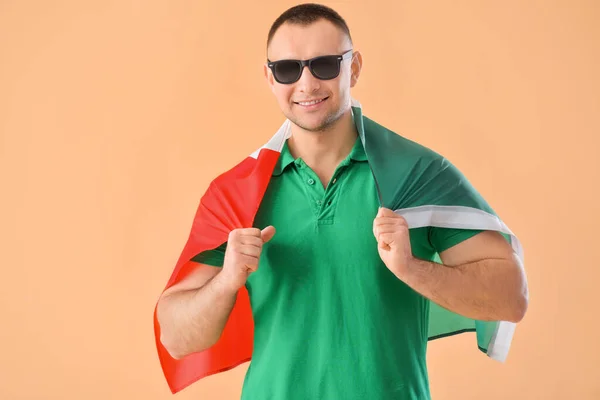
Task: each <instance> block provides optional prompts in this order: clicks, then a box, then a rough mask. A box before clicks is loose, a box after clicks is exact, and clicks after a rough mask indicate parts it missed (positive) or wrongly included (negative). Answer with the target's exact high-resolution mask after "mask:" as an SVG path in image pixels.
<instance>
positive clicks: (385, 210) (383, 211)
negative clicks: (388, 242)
mask: <svg viewBox="0 0 600 400" xmlns="http://www.w3.org/2000/svg"><path fill="white" fill-rule="evenodd" d="M394 215H398V214H396V213H395V212H394V211H392V210H390V209H389V208H387V207H379V212H378V213H377V216H378V217H379V216H381V217H390V216H394Z"/></svg>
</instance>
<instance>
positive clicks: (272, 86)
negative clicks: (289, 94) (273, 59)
mask: <svg viewBox="0 0 600 400" xmlns="http://www.w3.org/2000/svg"><path fill="white" fill-rule="evenodd" d="M263 73H264V75H265V80H266V81H267V85H269V88H270V89H271V92H275V80H274V79H273V72H272V71H271V68H269V66H268V65H267V63H265V64H264V65H263Z"/></svg>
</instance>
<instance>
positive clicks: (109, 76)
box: [0, 0, 600, 400]
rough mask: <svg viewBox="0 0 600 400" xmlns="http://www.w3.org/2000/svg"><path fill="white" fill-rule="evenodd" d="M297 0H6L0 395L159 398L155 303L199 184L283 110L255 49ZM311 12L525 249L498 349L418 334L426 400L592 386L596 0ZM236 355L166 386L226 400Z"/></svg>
mask: <svg viewBox="0 0 600 400" xmlns="http://www.w3.org/2000/svg"><path fill="white" fill-rule="evenodd" d="M375 3H377V6H376V5H375ZM293 4H295V3H292V2H289V1H286V2H283V1H270V2H260V3H256V2H247V1H238V2H234V1H202V0H200V1H171V0H170V1H167V0H163V1H158V0H153V1H143V2H142V1H136V2H133V1H107V0H102V1H100V0H96V1H85V2H81V1H53V2H46V1H11V0H2V1H0V134H1V136H0V138H1V142H0V171H1V172H0V177H1V188H2V195H1V197H0V199H1V207H0V226H1V228H0V235H1V236H0V243H1V251H0V265H1V276H2V282H1V287H2V288H1V289H0V316H1V317H0V318H1V321H2V322H1V323H2V326H1V327H0V351H1V356H0V398H1V399H7V400H17V399H19V400H21V399H53V400H54V399H86V400H96V399H148V400H150V399H169V398H172V396H171V394H170V392H169V390H168V388H167V385H166V382H165V381H164V378H163V376H162V372H161V370H160V368H159V363H158V359H157V356H156V352H155V349H154V338H153V331H152V312H153V308H154V304H155V301H156V300H157V297H158V295H159V294H160V292H161V290H162V288H163V287H164V285H165V283H166V281H167V279H168V277H169V275H170V273H171V269H172V267H173V266H174V264H175V261H176V259H177V257H178V256H179V252H180V250H181V249H182V247H183V244H184V242H185V240H186V238H187V235H188V232H189V227H190V224H191V219H192V217H193V213H194V212H195V209H196V206H197V204H198V200H199V198H200V196H201V195H202V193H203V192H204V190H205V189H206V187H207V184H208V183H209V181H210V180H211V179H212V178H213V177H215V176H216V174H218V173H220V172H222V171H224V170H225V169H227V168H229V167H231V166H232V165H233V164H234V163H236V162H238V161H239V160H241V159H242V158H243V157H245V156H247V155H248V154H250V153H251V152H252V151H254V150H255V149H256V148H257V147H259V146H260V145H262V144H263V143H264V142H265V141H266V140H267V139H268V138H270V137H271V135H272V134H273V133H274V131H275V129H276V128H278V127H279V125H280V123H281V122H282V118H283V117H282V115H281V114H280V112H279V110H278V108H277V104H276V102H275V100H274V99H273V98H272V95H271V92H270V91H269V90H268V88H267V86H266V84H265V82H264V80H263V77H262V63H263V62H264V57H265V54H264V43H265V40H266V35H267V31H268V29H269V26H270V24H271V23H272V21H273V20H274V19H275V18H276V17H277V16H278V15H279V14H280V13H281V12H282V11H284V10H285V9H286V8H288V7H289V6H291V5H293ZM326 4H328V5H331V6H333V7H334V8H336V9H337V10H338V11H339V12H340V13H341V14H342V15H343V16H344V17H345V18H346V19H347V22H348V23H349V25H350V28H351V31H352V34H353V36H354V39H355V44H356V49H358V50H360V51H362V53H363V57H364V70H363V73H362V76H361V79H360V81H359V84H358V86H357V88H356V90H355V91H354V92H353V95H354V97H355V98H357V99H358V100H360V101H361V102H362V104H363V106H364V110H365V113H366V115H368V116H369V117H371V118H374V119H375V120H377V121H378V122H380V123H382V124H384V125H386V126H388V127H389V128H391V129H393V130H395V131H397V132H398V133H401V134H403V135H405V136H407V137H409V138H411V139H413V140H417V141H419V142H421V143H422V144H425V145H427V146H430V147H432V148H433V149H435V150H436V151H438V152H441V153H442V154H444V155H446V156H447V157H448V158H449V159H450V160H452V161H453V162H454V163H455V164H456V165H458V166H459V168H461V169H462V171H463V172H464V173H465V174H466V175H467V176H468V177H469V178H470V180H471V181H472V182H473V183H474V184H475V186H476V187H477V188H478V189H479V190H480V191H481V192H482V193H483V194H484V196H485V197H486V198H487V199H488V200H489V201H490V203H491V204H492V205H493V207H494V208H495V209H496V210H497V211H498V212H499V213H500V215H501V216H502V217H503V219H504V220H505V221H506V222H507V224H508V225H509V227H510V228H511V229H512V230H513V231H514V232H515V233H516V234H517V235H518V236H519V237H520V238H521V240H522V242H523V244H524V246H525V251H526V267H527V271H528V276H529V280H530V290H531V305H530V309H529V313H528V315H527V316H526V318H525V320H524V321H523V322H522V323H521V324H520V326H519V327H518V329H517V331H516V334H515V338H514V344H513V349H512V352H511V354H510V356H509V359H508V360H507V362H506V363H505V364H500V363H497V362H495V361H492V360H490V359H487V358H486V357H484V356H482V355H481V354H480V353H479V352H478V351H477V350H476V348H475V347H474V339H473V336H472V335H471V334H466V335H462V336H460V337H455V338H452V339H445V340H442V341H435V342H432V343H431V345H430V351H429V357H428V358H429V366H430V375H431V385H432V392H433V398H434V399H436V400H450V399H459V400H467V399H479V398H485V399H486V400H492V399H509V398H510V399H581V400H583V399H600V380H599V378H598V377H599V376H600V367H599V366H598V363H599V362H600V344H599V343H600V341H599V340H598V335H599V332H598V328H599V326H598V322H597V321H598V302H599V301H598V294H597V293H598V288H597V287H598V283H597V280H598V279H599V278H600V273H599V272H598V268H599V266H598V264H599V263H598V260H597V257H596V256H595V250H597V249H598V236H597V232H598V228H597V226H598V223H599V222H600V221H599V219H600V210H599V205H598V204H599V201H598V197H597V195H598V184H599V183H600V174H599V170H600V165H599V161H598V157H597V153H598V151H599V150H600V146H599V139H598V135H599V134H600V123H599V111H600V78H599V76H600V74H599V72H598V71H600V46H599V42H600V28H599V27H598V21H600V2H597V1H591V0H590V1H567V0H563V1H533V0H531V1H517V0H513V1H504V2H500V1H491V0H490V1H475V0H473V1H452V2H451V1H428V2H424V1H417V0H412V1H396V0H390V1H373V5H367V2H366V1H336V2H327V3H326ZM246 367H247V365H243V366H240V367H238V368H236V369H234V370H233V371H230V372H227V373H223V374H220V375H218V376H213V377H209V378H207V379H205V380H203V381H201V382H199V383H197V384H195V385H194V386H192V387H190V388H188V389H186V390H185V391H184V392H182V393H181V394H180V395H178V398H180V399H236V398H238V396H239V393H240V389H241V384H242V379H243V375H244V372H245V370H246Z"/></svg>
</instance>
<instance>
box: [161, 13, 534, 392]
mask: <svg viewBox="0 0 600 400" xmlns="http://www.w3.org/2000/svg"><path fill="white" fill-rule="evenodd" d="M267 57H268V60H269V61H268V63H267V65H265V77H266V80H267V82H268V84H269V86H270V88H271V90H272V92H273V94H274V95H275V97H276V99H277V102H278V104H279V106H280V107H281V110H282V112H283V114H284V115H285V117H286V118H287V120H288V121H290V124H289V134H288V137H289V138H287V140H286V141H285V142H284V144H283V145H282V147H281V150H280V154H279V155H278V156H277V158H276V163H275V165H274V167H273V168H272V172H270V176H269V180H268V186H267V187H266V191H265V193H264V196H263V197H262V198H261V201H260V207H259V208H258V211H257V212H256V213H255V215H254V218H253V225H252V227H241V228H236V229H232V230H231V231H230V232H229V233H228V237H227V241H226V242H225V243H223V242H219V243H222V245H221V246H219V247H217V246H212V247H211V248H212V250H206V251H202V252H200V253H199V254H195V256H194V257H193V258H192V259H191V263H188V264H186V265H188V266H191V267H190V268H189V271H188V273H187V274H185V277H183V278H181V279H179V281H178V282H176V283H175V284H172V285H171V286H169V287H168V288H167V289H166V290H165V291H164V293H163V295H162V296H161V298H160V300H159V302H158V305H157V314H156V315H157V318H158V323H159V328H158V331H157V332H159V339H160V343H158V346H159V348H162V347H164V349H166V351H167V352H168V354H166V353H165V352H163V353H161V354H162V355H161V357H162V358H161V360H163V362H164V363H167V361H164V360H167V359H168V358H169V359H170V360H169V361H168V362H169V363H171V364H169V365H173V367H165V365H166V364H163V367H164V368H165V371H166V373H167V376H169V374H180V375H181V376H183V375H185V376H186V377H185V378H181V379H180V381H181V382H183V383H180V384H178V385H179V386H178V387H176V388H175V387H174V386H173V385H172V389H173V391H177V390H180V389H181V388H182V387H183V386H185V385H188V384H190V383H191V382H192V381H193V380H195V379H198V378H199V377H201V376H206V375H207V374H210V373H216V372H219V371H222V370H225V369H228V368H231V367H233V366H235V365H237V364H239V363H240V362H242V361H246V359H244V358H243V357H246V356H242V353H243V351H241V350H239V355H238V356H234V357H233V358H231V357H230V354H232V353H236V351H238V350H237V349H236V346H240V347H241V346H242V344H241V342H240V340H241V339H231V334H230V333H228V334H227V335H223V332H224V328H225V326H226V324H227V323H228V320H229V319H230V317H231V314H232V310H233V309H234V305H235V304H236V299H237V301H238V302H240V298H239V297H238V296H239V293H240V291H241V290H243V289H247V293H248V295H249V298H250V304H251V312H252V319H253V323H254V327H253V329H254V332H253V334H254V336H253V341H252V354H251V355H252V361H251V363H250V366H249V369H248V372H247V375H246V379H245V381H244V386H243V391H242V398H243V399H253V400H254V399H261V400H262V399H265V400H267V399H268V400H295V399H344V400H352V399H361V400H362V399H373V400H375V399H381V400H390V399H428V398H429V397H430V395H429V383H428V375H427V367H426V348H427V341H428V339H431V338H432V334H431V332H430V322H429V319H430V313H431V312H432V310H431V307H432V306H431V304H435V305H436V306H439V307H441V309H443V310H446V312H448V313H455V314H456V315H457V316H463V317H465V318H471V319H473V320H478V321H511V322H518V321H519V320H521V318H522V317H523V315H524V313H525V310H526V308H527V285H526V279H525V275H524V271H523V268H522V266H521V265H520V263H519V259H518V257H516V256H515V254H514V248H515V247H514V246H513V247H511V244H510V243H509V241H507V240H506V238H505V236H503V235H502V234H501V232H500V230H498V231H495V230H487V229H483V228H477V229H475V228H470V229H457V228H448V227H443V225H444V224H440V223H438V224H437V226H436V224H430V225H425V226H419V227H411V229H410V230H409V224H408V222H407V220H406V219H405V218H404V217H403V216H401V215H400V214H399V213H396V212H394V211H393V210H392V209H390V208H388V207H385V203H386V202H387V203H390V202H389V201H387V200H385V199H384V197H385V194H382V192H383V191H385V190H387V188H390V187H392V184H385V188H382V187H380V186H384V185H383V183H382V182H378V179H377V178H378V177H381V176H383V175H384V174H383V172H378V171H380V169H379V170H377V171H376V170H375V169H377V168H379V167H378V165H384V164H385V163H390V162H397V163H400V164H398V165H402V168H403V170H402V171H400V170H398V171H396V172H395V173H396V175H395V178H394V179H396V180H397V181H400V179H406V176H409V177H410V176H411V174H413V175H419V174H423V173H427V172H426V171H425V170H424V171H425V172H418V171H419V168H420V167H419V165H420V164H423V163H431V165H435V164H434V163H435V162H437V160H438V158H437V155H435V154H434V153H433V152H429V151H427V150H426V149H424V148H421V147H419V146H418V145H416V144H414V143H411V144H407V143H408V141H405V142H402V143H403V144H402V146H407V147H406V148H407V149H409V150H410V151H413V150H414V152H415V153H416V154H418V155H417V156H414V157H416V158H411V157H413V156H412V155H410V154H409V153H410V151H406V152H405V153H404V154H395V153H391V154H389V153H387V154H388V156H387V159H386V160H377V159H376V158H377V156H376V155H374V156H373V159H370V158H369V157H368V156H367V153H369V151H371V153H369V155H370V154H372V153H373V152H375V150H370V148H369V147H367V146H365V145H364V142H363V141H362V140H361V130H364V131H367V133H365V135H367V134H368V135H372V136H373V137H376V136H375V134H374V133H369V132H371V131H376V127H375V125H374V123H370V122H369V125H367V122H365V123H364V124H365V125H364V126H363V122H362V121H363V118H362V116H360V115H359V114H360V112H359V108H355V107H353V104H354V103H353V100H352V98H351V94H350V90H351V88H352V87H354V86H355V85H356V83H357V81H358V78H359V76H360V71H361V65H362V56H361V54H360V53H359V52H358V51H354V50H353V48H352V39H351V36H350V33H349V30H348V27H347V26H346V23H345V22H344V20H343V19H342V18H341V17H340V16H339V15H338V14H337V13H336V12H335V11H333V10H331V9H330V8H327V7H324V6H320V5H314V4H307V5H300V6H297V7H294V8H292V9H290V10H288V11H286V12H285V13H284V14H282V15H281V17H280V18H279V19H278V20H277V21H276V22H275V23H274V24H273V27H272V29H271V32H270V34H269V40H268V44H267ZM319 57H320V58H319ZM290 60H291V61H290ZM294 60H311V61H308V62H306V63H303V64H302V63H298V62H297V61H294ZM359 120H360V121H361V122H360V123H358V122H357V121H359ZM365 121H366V119H365ZM377 129H383V128H381V127H379V128H377ZM374 140H375V139H374ZM377 140H381V139H377ZM395 140H400V139H390V140H389V144H386V145H385V146H383V147H386V146H390V147H393V146H396V145H395V144H394V143H396V142H395ZM392 141H394V142H393V143H392ZM373 143H375V142H373ZM373 146H375V145H373ZM375 147H376V146H375ZM411 149H412V150H411ZM365 150H367V151H365ZM383 153H384V150H382V154H383ZM394 159H396V160H394ZM385 165H387V164H385ZM429 169H431V168H429ZM440 171H442V172H441V173H446V172H445V171H454V170H452V168H451V167H449V166H448V167H444V168H440ZM452 173H453V174H454V175H448V176H449V177H450V178H444V179H442V180H441V181H440V182H441V183H440V184H436V185H434V186H432V187H429V188H427V186H423V187H424V188H426V189H419V190H417V191H416V192H415V193H411V192H410V190H414V186H415V185H414V184H413V185H412V186H411V185H404V186H402V185H399V184H398V187H401V188H402V187H404V188H406V190H404V189H402V190H398V189H397V188H396V186H394V187H393V189H394V191H395V194H394V196H395V198H403V196H404V197H407V196H413V195H414V196H415V197H417V198H427V197H430V196H432V195H433V194H432V192H437V191H440V192H444V191H447V190H448V188H446V187H444V186H452V190H453V193H454V192H456V191H464V192H468V191H469V190H470V189H469V188H468V187H467V188H465V189H462V188H461V187H462V186H461V185H465V186H466V184H465V183H464V182H462V180H461V176H460V175H459V174H458V173H457V172H452ZM411 179H413V178H412V177H411ZM414 179H417V178H414ZM380 184H381V185H380ZM394 185H396V184H394ZM457 188H458V189H457ZM402 191H404V192H405V193H401V192H402ZM224 201H225V200H224ZM204 203H205V204H204V207H207V204H208V201H206V202H204ZM382 204H383V205H384V206H382ZM394 204H396V203H394ZM439 210H442V211H440V212H446V211H448V210H447V209H442V208H439ZM439 215H447V214H439ZM466 215H467V214H465V219H467V216H466ZM221 217H223V218H225V217H226V216H225V215H223V216H221ZM438 219H439V218H438ZM462 222H464V224H463V225H464V226H468V224H467V223H466V221H459V223H458V225H461V223H462ZM208 225H209V224H206V225H205V227H206V229H209V228H208ZM463 225H461V226H463ZM477 226H480V225H477ZM484 226H485V224H483V225H481V227H484ZM219 243H217V244H219ZM215 247H217V248H215ZM439 261H441V263H440V262H439ZM231 324H234V322H231ZM243 329H247V328H243V327H240V326H238V325H236V327H233V328H230V329H229V332H234V333H233V335H237V334H239V331H240V330H243ZM470 330H473V329H470ZM444 332H445V331H444ZM498 332H499V331H498V330H496V332H495V333H493V336H494V338H493V339H490V340H495V338H496V337H497V336H498V335H499V333H498ZM478 333H479V332H478ZM222 335H223V336H228V337H230V338H229V339H228V338H225V339H222V338H221V337H222ZM240 337H241V336H240ZM220 338H221V339H220ZM220 340H225V342H226V343H228V344H227V345H226V347H223V346H224V345H222V344H221V350H219V351H220V352H219V353H207V354H212V355H210V356H208V357H207V358H206V359H202V361H198V365H200V364H202V365H204V364H211V363H213V364H214V365H215V366H213V367H207V368H206V369H205V371H204V372H202V373H197V374H195V375H194V373H190V372H189V371H190V369H189V368H196V367H186V368H187V369H186V370H183V369H179V370H178V372H177V371H175V370H176V365H177V364H175V361H173V360H185V359H186V357H190V356H191V355H194V354H196V353H201V352H207V351H208V350H209V349H211V348H214V347H215V346H217V344H218V343H219V341H220ZM486 350H487V349H486ZM244 354H245V353H244ZM221 357H222V358H223V359H230V361H227V362H226V363H224V364H219V365H220V366H217V364H218V363H219V362H220V361H221ZM236 357H237V358H236ZM197 368H200V366H198V367H197ZM202 368H204V367H202ZM174 371H175V372H174ZM188 373H189V374H188ZM186 374H188V375H186Z"/></svg>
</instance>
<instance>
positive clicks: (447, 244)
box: [429, 227, 483, 253]
mask: <svg viewBox="0 0 600 400" xmlns="http://www.w3.org/2000/svg"><path fill="white" fill-rule="evenodd" d="M481 232H483V231H481V230H473V229H450V228H437V227H430V229H429V242H430V243H431V245H432V246H433V248H434V249H435V251H436V252H437V253H441V252H443V251H444V250H448V249H449V248H451V247H453V246H455V245H457V244H459V243H461V242H463V241H465V240H467V239H469V238H472V237H473V236H475V235H477V234H478V233H481Z"/></svg>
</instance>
